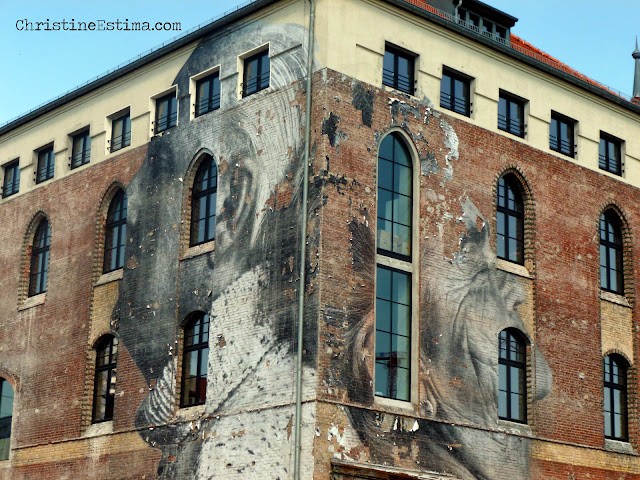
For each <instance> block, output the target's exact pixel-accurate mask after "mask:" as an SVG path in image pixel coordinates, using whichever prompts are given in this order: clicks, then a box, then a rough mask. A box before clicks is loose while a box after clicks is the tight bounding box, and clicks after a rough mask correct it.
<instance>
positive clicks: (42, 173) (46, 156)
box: [36, 145, 56, 183]
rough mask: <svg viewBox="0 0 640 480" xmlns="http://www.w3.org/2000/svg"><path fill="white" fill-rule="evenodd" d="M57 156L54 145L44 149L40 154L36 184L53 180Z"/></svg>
mask: <svg viewBox="0 0 640 480" xmlns="http://www.w3.org/2000/svg"><path fill="white" fill-rule="evenodd" d="M55 161H56V158H55V155H54V153H53V145H51V146H50V147H46V148H43V149H42V150H40V151H39V152H38V169H37V171H36V183H40V182H44V181H45V180H49V179H50V178H53V171H54V168H55Z"/></svg>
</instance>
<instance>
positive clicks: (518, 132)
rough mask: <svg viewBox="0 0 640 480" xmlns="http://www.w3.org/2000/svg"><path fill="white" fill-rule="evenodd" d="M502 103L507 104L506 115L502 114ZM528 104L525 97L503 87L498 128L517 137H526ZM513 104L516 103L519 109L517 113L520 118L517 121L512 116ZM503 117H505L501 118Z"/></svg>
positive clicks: (500, 95) (500, 93)
mask: <svg viewBox="0 0 640 480" xmlns="http://www.w3.org/2000/svg"><path fill="white" fill-rule="evenodd" d="M502 103H504V104H505V111H506V115H501V114H500V110H501V104H502ZM526 104H527V101H526V100H525V99H524V98H522V97H519V96H517V95H514V94H512V93H509V92H506V91H504V90H502V89H501V90H500V92H499V97H498V130H501V131H503V132H507V133H510V134H511V135H515V136H516V137H520V138H524V137H525V135H526V129H527V125H526V123H525V108H526ZM512 105H515V106H516V107H517V108H518V110H519V111H518V114H517V116H518V119H517V120H515V121H514V120H513V119H512V118H511V117H512V114H511V113H512V111H511V106H512ZM501 117H503V118H502V119H501ZM501 120H502V123H501Z"/></svg>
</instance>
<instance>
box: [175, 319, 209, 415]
mask: <svg viewBox="0 0 640 480" xmlns="http://www.w3.org/2000/svg"><path fill="white" fill-rule="evenodd" d="M208 361H209V315H208V314H206V313H197V314H195V315H194V316H193V318H192V319H191V320H189V322H188V323H187V324H186V326H185V328H184V350H183V356H182V387H181V397H180V406H181V407H190V406H192V405H200V404H203V403H204V402H205V400H206V398H207V366H208Z"/></svg>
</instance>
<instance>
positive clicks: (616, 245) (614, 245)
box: [598, 209, 625, 295]
mask: <svg viewBox="0 0 640 480" xmlns="http://www.w3.org/2000/svg"><path fill="white" fill-rule="evenodd" d="M603 221H604V222H605V227H606V228H605V229H603ZM608 225H610V226H611V231H610V229H609V228H608ZM598 231H599V239H600V240H599V255H600V262H599V263H600V289H601V290H604V291H606V292H611V293H613V294H616V295H624V287H625V285H624V284H625V278H624V253H625V252H624V227H623V224H622V219H621V218H620V216H619V215H618V214H617V213H616V212H615V211H613V210H612V209H607V210H605V211H604V212H602V214H600V219H599V222H598ZM603 232H605V238H603ZM610 234H612V235H613V238H614V239H613V240H609V239H608V238H606V237H609V235H610ZM616 235H617V237H619V240H620V241H619V242H618V241H616ZM603 251H604V260H605V263H604V265H603V262H602V261H603ZM612 252H615V263H616V265H615V267H616V268H613V266H612V265H611V253H612ZM603 269H604V270H603ZM612 272H615V273H616V276H615V282H616V288H611V284H612V277H611V273H612ZM603 274H604V279H605V282H604V284H603Z"/></svg>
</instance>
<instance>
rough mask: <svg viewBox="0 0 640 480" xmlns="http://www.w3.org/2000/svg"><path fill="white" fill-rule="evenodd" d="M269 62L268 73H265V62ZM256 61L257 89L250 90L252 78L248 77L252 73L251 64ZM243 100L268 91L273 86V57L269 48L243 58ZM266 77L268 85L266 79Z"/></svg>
mask: <svg viewBox="0 0 640 480" xmlns="http://www.w3.org/2000/svg"><path fill="white" fill-rule="evenodd" d="M265 58H266V60H267V68H266V69H267V72H266V73H265V72H263V71H262V70H263V68H264V64H263V60H264V59H265ZM253 61H256V74H255V78H256V80H255V82H256V86H255V89H253V88H251V89H250V88H249V87H248V83H249V82H251V81H252V77H253V76H252V77H249V78H248V77H247V76H248V72H249V71H250V68H249V64H250V63H251V62H253ZM242 65H243V68H242V98H245V97H249V96H251V95H253V94H254V93H258V92H260V91H262V90H266V89H267V88H269V87H270V86H271V57H270V56H269V47H268V46H267V47H266V48H261V49H260V50H259V51H258V52H255V53H253V54H250V55H248V56H246V57H243V58H242ZM265 75H266V83H265V82H264V77H265Z"/></svg>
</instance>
